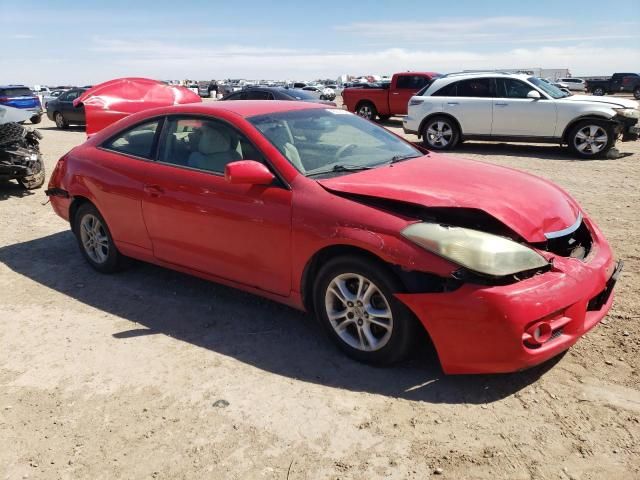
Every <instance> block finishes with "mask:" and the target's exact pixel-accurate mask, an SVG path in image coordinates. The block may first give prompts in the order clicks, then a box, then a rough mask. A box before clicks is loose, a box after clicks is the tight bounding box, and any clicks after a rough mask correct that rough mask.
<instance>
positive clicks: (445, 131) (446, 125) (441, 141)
mask: <svg viewBox="0 0 640 480" xmlns="http://www.w3.org/2000/svg"><path fill="white" fill-rule="evenodd" d="M421 133H422V144H423V145H424V146H425V148H428V149H429V150H451V149H453V148H454V147H455V146H456V145H457V143H458V142H459V141H460V129H459V128H458V126H457V125H456V123H455V122H454V121H453V120H451V119H450V118H448V117H442V116H440V117H433V118H431V119H429V120H428V121H427V122H426V123H425V124H424V126H423V127H422V132H421Z"/></svg>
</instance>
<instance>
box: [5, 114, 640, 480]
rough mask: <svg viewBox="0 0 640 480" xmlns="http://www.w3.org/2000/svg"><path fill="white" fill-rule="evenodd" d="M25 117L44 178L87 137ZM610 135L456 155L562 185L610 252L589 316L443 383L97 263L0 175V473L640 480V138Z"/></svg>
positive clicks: (140, 267)
mask: <svg viewBox="0 0 640 480" xmlns="http://www.w3.org/2000/svg"><path fill="white" fill-rule="evenodd" d="M387 126H388V127H389V128H391V129H392V130H395V131H400V128H399V127H400V122H399V121H398V120H397V119H396V120H395V121H394V120H392V121H390V122H388V123H387ZM38 129H39V130H40V131H41V132H42V133H43V135H44V139H43V141H42V151H43V153H44V156H45V161H46V166H47V169H48V172H51V170H52V169H53V166H54V165H55V162H56V160H57V159H58V158H59V157H60V156H61V155H62V154H63V153H65V152H66V151H67V150H69V149H70V148H71V147H73V146H74V145H77V144H79V143H80V142H82V141H83V139H84V138H85V135H84V132H83V131H81V130H79V129H71V130H67V131H60V130H56V129H55V127H54V125H53V124H52V122H49V121H48V120H46V119H45V120H43V122H42V123H41V124H40V125H38ZM618 147H619V150H620V152H621V154H622V158H619V159H616V160H606V161H587V162H585V161H574V160H572V158H571V157H570V155H569V154H568V153H567V152H566V151H565V150H563V149H561V148H559V147H557V146H549V145H533V146H532V145H516V144H487V143H468V144H464V145H462V146H461V147H460V148H459V149H458V150H457V151H456V152H454V153H453V154H452V155H458V156H466V157H470V158H475V159H478V160H482V161H486V162H491V163H496V164H500V165H506V166H510V167H515V168H519V169H522V170H526V171H529V172H532V173H534V174H537V175H541V176H543V177H546V178H549V179H551V180H553V181H555V182H557V183H559V184H560V185H562V186H563V187H565V188H566V189H567V190H568V191H569V192H570V193H571V194H573V195H574V196H575V197H576V198H577V199H578V200H579V201H580V202H581V203H582V205H583V206H584V207H585V208H586V209H587V211H588V212H590V214H591V215H592V216H593V217H594V218H595V220H596V221H597V222H598V223H599V225H600V226H601V227H602V229H603V230H604V232H605V234H606V235H607V236H608V238H609V240H610V241H611V243H612V245H613V247H614V249H615V251H616V253H617V255H618V256H619V257H620V258H622V259H624V261H625V270H624V272H623V275H622V277H621V279H620V281H619V284H618V287H617V299H616V302H615V305H614V308H613V310H612V311H611V313H610V315H609V316H608V317H607V319H606V320H605V321H604V322H603V323H602V325H600V326H599V327H597V328H596V329H594V330H593V331H592V332H591V333H589V334H588V335H587V336H586V337H585V338H584V339H583V340H582V341H581V342H579V343H578V344H577V345H576V346H575V347H574V348H572V349H571V350H570V351H569V352H568V353H567V354H566V355H564V356H563V357H561V358H559V359H555V360H553V361H552V362H550V363H547V364H545V365H543V366H541V367H538V368H535V369H532V370H529V371H526V372H522V373H518V374H511V375H496V376H451V377H445V376H443V375H442V373H441V372H440V370H439V369H438V367H437V366H434V365H433V363H432V360H431V357H430V356H429V355H428V353H427V352H422V353H420V354H418V355H417V357H416V358H415V359H414V360H412V361H410V362H407V363H404V364H401V365H398V366H396V367H394V368H387V369H377V368H370V367H366V366H363V365H360V364H357V363H355V362H353V361H350V360H348V359H347V358H346V357H344V356H343V355H342V354H340V353H339V352H338V351H337V350H336V349H335V348H334V347H333V346H332V345H331V344H330V343H329V341H328V340H327V339H325V337H324V336H323V335H322V334H321V332H320V330H319V328H318V327H317V326H316V325H315V323H314V322H313V321H312V320H311V319H310V318H309V317H308V316H305V315H304V314H302V313H299V312H297V311H294V310H291V309H289V308H286V307H283V306H280V305H278V304H275V303H272V302H269V301H266V300H262V299H260V298H257V297H253V296H250V295H248V294H244V293H241V292H238V291H235V290H232V289H229V288H226V287H222V286H219V285H216V284H212V283H207V282H205V281H202V280H199V279H195V278H191V277H188V276H185V275H182V274H179V273H175V272H172V271H169V270H164V269H161V268H157V267H154V266H150V265H145V264H135V265H134V266H132V268H130V269H129V270H127V271H125V272H123V273H120V274H118V275H112V276H106V275H100V274H97V273H96V272H94V271H93V270H91V269H90V268H89V267H88V266H87V265H86V264H85V262H84V261H83V260H82V258H81V256H80V254H79V252H78V251H77V246H76V243H75V241H74V238H73V237H72V235H71V233H70V232H69V228H68V225H67V224H65V222H63V221H62V220H61V219H60V218H58V217H57V216H55V215H54V213H53V211H52V210H51V207H50V206H49V205H43V204H44V203H45V202H46V197H45V195H44V192H43V189H41V190H37V191H35V192H32V193H31V192H24V191H22V190H20V189H19V188H18V187H17V185H5V186H2V187H0V326H1V328H0V478H7V479H19V478H46V479H57V478H60V479H76V478H87V479H101V478H104V479H113V478H158V479H176V478H184V479H195V478H211V479H218V478H233V479H258V478H267V479H271V478H278V479H287V478H288V479H316V478H317V479H325V478H333V479H337V478H340V479H371V478H393V479H407V478H409V479H414V478H415V479H424V478H428V477H430V476H434V477H435V478H445V479H447V478H448V479H496V478H508V479H512V480H518V479H605V478H606V479H631V478H640V442H639V440H640V382H639V377H638V375H639V372H640V357H639V355H638V354H639V352H640V327H639V318H640V308H639V307H640V300H639V297H640V295H639V294H640V288H639V286H640V280H639V274H640V240H639V239H638V224H637V222H638V219H639V218H640V193H639V190H638V179H640V142H634V143H625V144H622V143H620V144H618ZM532 200H533V199H532Z"/></svg>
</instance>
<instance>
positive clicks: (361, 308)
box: [325, 273, 393, 352]
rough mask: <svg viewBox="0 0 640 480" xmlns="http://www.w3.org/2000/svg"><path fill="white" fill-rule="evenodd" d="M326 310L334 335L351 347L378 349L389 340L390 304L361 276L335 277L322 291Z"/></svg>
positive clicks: (350, 274)
mask: <svg viewBox="0 0 640 480" xmlns="http://www.w3.org/2000/svg"><path fill="white" fill-rule="evenodd" d="M325 308H326V312H327V317H328V318H329V322H330V323H331V326H332V327H333V329H334V330H335V332H336V334H337V335H338V336H339V337H340V339H341V340H342V341H343V342H345V343H346V344H347V345H349V346H350V347H352V348H355V349H357V350H360V351H365V352H372V351H376V350H380V349H381V348H383V347H384V346H385V345H386V344H387V343H388V342H389V339H390V338H391V333H392V330H393V313H392V311H391V306H390V304H389V301H388V300H387V299H386V297H385V296H384V294H383V293H382V291H381V290H380V288H378V287H377V286H376V285H375V284H374V283H373V282H372V281H371V280H369V279H368V278H366V277H364V276H363V275H359V274H356V273H343V274H341V275H338V276H336V277H335V278H334V279H333V280H332V281H331V282H330V283H329V286H328V287H327V290H326V292H325Z"/></svg>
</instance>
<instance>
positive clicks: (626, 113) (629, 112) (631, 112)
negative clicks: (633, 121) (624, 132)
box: [615, 108, 640, 118]
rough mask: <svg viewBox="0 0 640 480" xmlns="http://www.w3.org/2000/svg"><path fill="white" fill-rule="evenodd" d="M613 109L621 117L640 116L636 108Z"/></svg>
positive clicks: (639, 110) (639, 111)
mask: <svg viewBox="0 0 640 480" xmlns="http://www.w3.org/2000/svg"><path fill="white" fill-rule="evenodd" d="M615 111H616V112H618V115H622V116H623V117H627V118H640V109H637V108H616V109H615Z"/></svg>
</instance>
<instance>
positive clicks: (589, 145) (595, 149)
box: [573, 125, 609, 155]
mask: <svg viewBox="0 0 640 480" xmlns="http://www.w3.org/2000/svg"><path fill="white" fill-rule="evenodd" d="M608 141H609V135H608V134H607V132H606V130H605V129H604V128H602V127H601V126H599V125H586V126H584V127H582V128H581V129H580V130H578V132H577V133H576V135H575V137H574V138H573V144H574V146H575V147H576V150H578V152H580V153H583V154H585V155H596V154H598V153H600V152H602V150H603V149H604V148H605V147H606V145H607V143H608Z"/></svg>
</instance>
